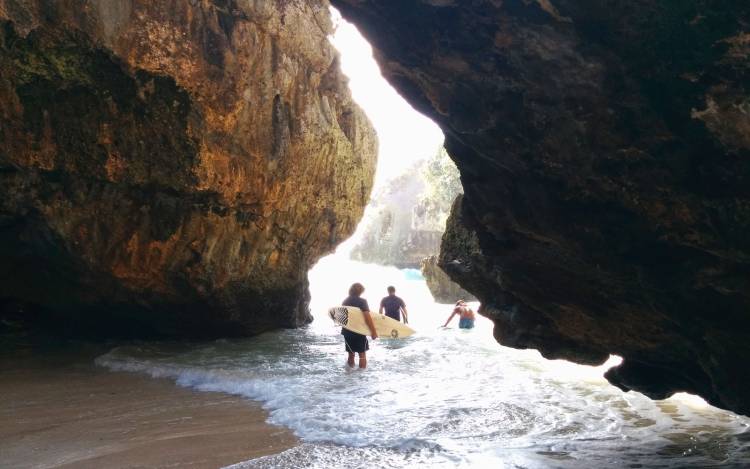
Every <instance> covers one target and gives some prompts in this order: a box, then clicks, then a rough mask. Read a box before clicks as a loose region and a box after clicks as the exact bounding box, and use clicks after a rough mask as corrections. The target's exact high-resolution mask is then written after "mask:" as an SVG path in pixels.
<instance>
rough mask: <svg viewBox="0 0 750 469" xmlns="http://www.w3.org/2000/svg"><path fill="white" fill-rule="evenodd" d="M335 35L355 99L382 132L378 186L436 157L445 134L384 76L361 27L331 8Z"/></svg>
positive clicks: (377, 173) (376, 128) (379, 135)
mask: <svg viewBox="0 0 750 469" xmlns="http://www.w3.org/2000/svg"><path fill="white" fill-rule="evenodd" d="M331 16H332V19H333V25H334V28H335V33H334V35H333V36H332V37H331V43H332V44H333V46H334V47H335V48H336V49H338V51H339V52H340V53H341V69H342V70H343V72H344V74H345V75H346V76H347V77H349V87H350V88H351V90H352V96H353V97H354V100H355V101H356V102H357V104H359V105H360V106H361V107H362V109H364V111H365V113H366V114H367V117H369V118H370V121H372V124H373V126H374V127H375V130H376V131H377V133H378V141H379V145H380V147H379V152H378V169H377V172H376V174H375V185H376V187H377V186H379V185H381V184H382V183H383V182H384V181H386V180H388V179H390V178H392V177H394V176H397V175H399V174H401V173H403V172H404V170H406V169H407V168H409V167H410V166H411V165H412V163H414V162H415V161H417V160H419V159H424V158H428V157H430V156H432V155H433V154H434V153H435V152H437V150H438V148H440V146H441V145H442V144H443V133H442V131H441V130H440V128H439V127H438V126H437V125H436V124H435V123H434V122H432V121H431V120H430V119H428V118H427V117H425V116H423V115H422V114H420V113H418V112H417V111H415V110H414V108H412V107H411V106H410V105H409V104H408V103H407V102H406V101H405V100H404V98H402V97H401V96H400V95H399V94H398V93H397V92H396V90H394V89H393V87H391V85H389V84H388V82H386V81H385V79H384V78H383V76H382V75H381V74H380V68H378V65H377V63H375V59H373V58H372V48H371V47H370V44H368V43H367V41H366V40H365V39H364V38H363V37H362V35H361V34H359V31H357V28H355V27H354V26H353V25H352V24H351V23H348V22H346V21H344V20H343V19H342V18H341V15H340V14H339V12H338V11H336V10H335V9H333V8H332V9H331Z"/></svg>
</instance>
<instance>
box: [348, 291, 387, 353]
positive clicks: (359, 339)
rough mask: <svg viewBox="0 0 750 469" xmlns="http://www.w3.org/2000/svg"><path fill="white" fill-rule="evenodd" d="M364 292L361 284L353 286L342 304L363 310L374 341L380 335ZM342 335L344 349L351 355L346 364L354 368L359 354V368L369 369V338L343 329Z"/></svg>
mask: <svg viewBox="0 0 750 469" xmlns="http://www.w3.org/2000/svg"><path fill="white" fill-rule="evenodd" d="M364 291H365V287H364V286H362V284H361V283H354V284H352V286H351V287H349V296H347V297H346V299H345V300H344V301H342V302H341V304H342V305H344V306H355V307H357V308H359V309H361V310H362V314H363V315H364V317H365V322H366V323H367V327H369V328H370V332H372V339H373V340H375V339H377V338H378V333H377V332H375V324H373V322H372V317H371V316H370V306H369V305H368V304H367V300H365V299H364V298H362V297H361V295H362V293H364ZM341 335H343V336H344V348H345V349H346V353H348V354H349V356H348V358H347V360H346V364H347V365H349V366H350V367H352V368H354V354H355V353H357V354H358V355H359V367H360V368H367V353H366V352H367V351H368V350H369V349H370V344H369V343H368V341H367V336H365V335H362V334H357V333H356V332H352V331H349V330H347V329H344V328H341Z"/></svg>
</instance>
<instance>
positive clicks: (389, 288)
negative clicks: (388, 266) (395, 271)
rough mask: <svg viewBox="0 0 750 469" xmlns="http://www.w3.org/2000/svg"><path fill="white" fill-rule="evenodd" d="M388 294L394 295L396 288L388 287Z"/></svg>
mask: <svg viewBox="0 0 750 469" xmlns="http://www.w3.org/2000/svg"><path fill="white" fill-rule="evenodd" d="M388 293H396V287H388Z"/></svg>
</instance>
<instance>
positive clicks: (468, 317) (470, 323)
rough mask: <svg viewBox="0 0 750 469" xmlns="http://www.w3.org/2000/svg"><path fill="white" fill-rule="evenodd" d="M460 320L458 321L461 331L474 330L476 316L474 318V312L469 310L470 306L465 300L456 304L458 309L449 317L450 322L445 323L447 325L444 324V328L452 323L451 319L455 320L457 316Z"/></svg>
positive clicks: (454, 309)
mask: <svg viewBox="0 0 750 469" xmlns="http://www.w3.org/2000/svg"><path fill="white" fill-rule="evenodd" d="M457 314H458V317H459V318H460V319H459V320H458V328H459V329H473V328H474V319H475V318H476V316H474V311H473V310H472V309H471V308H469V306H468V305H467V304H466V302H465V301H464V300H458V301H457V302H456V307H455V308H453V312H452V313H451V315H450V316H449V317H448V320H447V321H445V324H443V327H446V326H447V325H448V323H449V322H451V319H453V316H455V315H457Z"/></svg>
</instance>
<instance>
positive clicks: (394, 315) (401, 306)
mask: <svg viewBox="0 0 750 469" xmlns="http://www.w3.org/2000/svg"><path fill="white" fill-rule="evenodd" d="M383 309H385V315H386V316H388V317H389V318H391V319H395V320H396V321H401V313H403V314H404V324H409V316H408V314H407V313H406V303H404V300H402V299H401V298H399V297H397V296H396V287H388V296H386V297H384V298H383V299H382V300H380V310H379V311H378V312H379V313H380V314H383Z"/></svg>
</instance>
